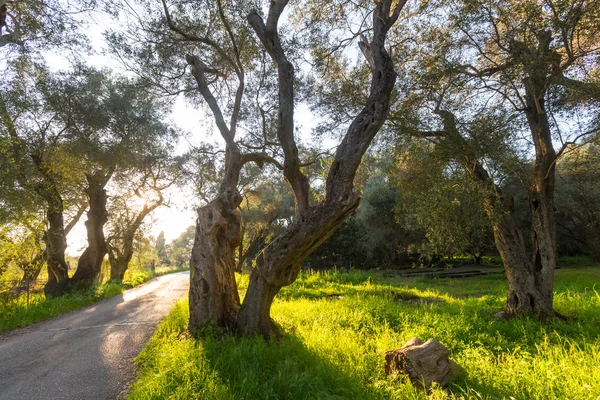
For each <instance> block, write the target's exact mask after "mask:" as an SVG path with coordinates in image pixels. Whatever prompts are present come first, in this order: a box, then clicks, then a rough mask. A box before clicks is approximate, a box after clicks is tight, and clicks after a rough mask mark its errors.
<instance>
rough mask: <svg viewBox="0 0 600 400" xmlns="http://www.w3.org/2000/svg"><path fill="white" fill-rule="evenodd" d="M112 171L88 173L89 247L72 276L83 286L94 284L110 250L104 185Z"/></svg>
mask: <svg viewBox="0 0 600 400" xmlns="http://www.w3.org/2000/svg"><path fill="white" fill-rule="evenodd" d="M111 175H112V171H108V172H106V173H105V172H104V171H102V170H98V171H96V172H95V173H94V174H86V179H87V182H88V187H87V188H86V191H85V192H86V194H87V196H88V199H89V206H90V208H89V210H88V213H87V218H88V219H87V221H86V222H85V228H86V230H87V238H88V247H87V248H86V249H85V250H84V251H83V253H82V254H81V257H79V262H78V264H77V270H76V271H75V274H74V275H73V277H72V278H71V281H72V282H73V283H76V284H78V285H80V286H82V287H89V286H91V285H93V284H94V283H95V282H96V280H97V279H98V276H99V275H100V272H101V269H102V261H103V260H104V256H106V253H107V252H108V248H107V246H106V240H105V238H104V231H103V228H104V224H106V222H107V221H108V213H107V211H106V200H107V197H106V190H105V189H104V187H105V186H106V183H107V182H108V181H109V180H110V177H111Z"/></svg>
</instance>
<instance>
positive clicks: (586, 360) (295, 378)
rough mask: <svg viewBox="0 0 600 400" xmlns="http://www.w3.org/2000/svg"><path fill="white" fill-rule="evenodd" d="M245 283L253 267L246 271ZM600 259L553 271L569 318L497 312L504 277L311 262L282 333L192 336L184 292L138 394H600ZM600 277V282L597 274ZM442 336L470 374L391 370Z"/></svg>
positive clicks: (280, 317)
mask: <svg viewBox="0 0 600 400" xmlns="http://www.w3.org/2000/svg"><path fill="white" fill-rule="evenodd" d="M239 280H240V287H241V290H242V291H244V290H245V287H246V286H247V277H246V276H241V277H239ZM595 282H600V269H599V268H583V269H577V270H576V269H565V270H559V271H557V272H556V285H555V287H556V297H555V306H556V309H557V310H558V311H559V312H561V313H562V314H566V315H569V316H572V317H573V319H571V320H569V321H561V320H554V321H551V322H549V323H540V322H538V321H537V320H535V319H530V318H522V319H516V320H511V321H499V320H496V319H494V317H493V314H494V312H496V311H498V310H499V309H501V308H502V306H503V303H504V296H505V295H506V282H505V280H504V279H502V278H500V277H498V276H484V277H478V278H471V279H461V280H456V279H447V278H446V279H426V278H384V277H383V276H382V275H380V274H376V273H365V272H359V271H351V272H348V273H340V272H325V273H303V274H301V275H300V277H299V279H298V280H297V281H296V283H294V284H293V285H292V286H290V287H287V288H285V289H284V290H282V291H281V293H280V294H279V295H278V296H277V298H276V300H275V302H274V304H273V308H272V316H273V318H274V319H275V321H277V323H278V324H280V325H281V327H282V329H283V330H284V332H285V333H286V335H285V338H284V339H283V340H282V341H281V342H279V343H269V342H265V341H264V340H263V339H262V338H260V337H243V338H236V337H227V336H226V337H219V336H218V335H215V334H210V333H209V334H206V335H205V336H203V337H202V338H201V339H194V338H191V337H190V336H188V335H187V334H185V333H183V334H182V332H184V331H185V327H186V324H187V318H188V310H187V302H185V301H182V302H179V303H178V304H177V305H176V306H175V307H174V309H173V310H172V312H171V314H170V315H169V317H167V319H166V320H165V321H164V322H163V323H162V324H161V325H160V327H159V328H158V330H157V331H156V333H155V335H154V336H153V338H152V339H151V341H150V342H149V343H148V345H147V347H146V349H145V350H144V351H143V352H142V353H141V354H140V356H139V357H138V359H137V363H138V364H139V366H140V368H141V373H140V376H139V379H138V380H137V381H136V382H135V383H134V385H133V386H132V391H131V393H130V398H131V399H236V400H237V399H252V400H254V399H460V398H464V399H586V400H589V399H600V368H599V366H600V294H599V290H600V288H599V287H598V286H597V285H596V284H595ZM599 286H600V285H599ZM414 336H418V337H420V338H421V339H423V340H427V339H429V338H436V339H437V340H438V341H440V342H441V343H442V344H444V345H445V346H446V347H448V348H449V349H450V351H451V359H453V360H454V361H456V362H457V363H458V364H460V365H461V366H463V367H464V368H465V369H466V370H467V372H468V374H467V375H466V376H463V377H462V378H459V379H458V380H456V381H455V382H452V383H450V384H449V385H448V386H447V387H444V388H439V387H436V388H434V389H433V390H432V391H430V392H429V393H426V392H423V391H420V390H417V389H414V388H413V387H412V386H411V385H410V384H409V383H408V382H407V381H406V380H405V379H404V378H402V377H386V376H385V375H384V373H383V358H384V354H385V352H386V351H387V350H391V349H395V348H398V347H400V346H402V345H403V344H404V343H406V342H407V341H408V340H409V339H411V338H412V337H414Z"/></svg>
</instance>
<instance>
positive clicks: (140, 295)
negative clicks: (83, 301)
mask: <svg viewBox="0 0 600 400" xmlns="http://www.w3.org/2000/svg"><path fill="white" fill-rule="evenodd" d="M188 288H189V272H180V273H176V274H170V275H164V276H161V277H158V278H156V279H153V280H152V281H150V282H148V283H146V284H144V285H142V286H139V287H136V288H133V289H130V290H128V291H126V292H124V293H123V294H122V295H119V296H116V297H113V298H110V299H107V300H104V301H102V302H99V303H96V304H95V305H93V306H91V307H87V308H84V309H81V310H78V311H74V312H72V313H69V314H66V315H63V316H60V317H57V318H54V319H52V320H49V321H44V322H40V323H38V324H34V325H32V326H29V327H25V328H21V329H17V330H14V331H11V332H8V333H6V334H4V335H0V399H1V400H5V399H6V400H19V399H24V400H36V399H48V400H54V399H77V400H80V399H89V400H95V399H117V398H119V397H120V395H121V394H122V393H123V391H124V390H125V389H126V388H127V385H128V384H129V383H130V382H131V381H132V380H133V378H134V377H135V368H134V365H133V364H132V360H133V358H134V357H135V356H137V355H138V354H139V352H140V351H141V350H142V349H143V347H144V345H145V344H146V342H147V341H148V339H150V336H152V333H153V332H154V330H155V329H156V326H157V325H158V323H159V322H160V320H161V319H162V318H164V317H165V316H166V315H167V313H168V312H169V310H170V308H171V306H172V304H173V302H174V301H175V300H177V299H179V298H181V297H182V296H184V295H185V294H186V293H187V290H188ZM0 317H1V316H0Z"/></svg>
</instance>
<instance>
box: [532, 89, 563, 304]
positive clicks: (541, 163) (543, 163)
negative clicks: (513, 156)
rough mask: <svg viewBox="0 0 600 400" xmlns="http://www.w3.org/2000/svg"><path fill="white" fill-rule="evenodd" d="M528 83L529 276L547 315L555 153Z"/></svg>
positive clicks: (538, 100) (541, 108) (539, 101)
mask: <svg viewBox="0 0 600 400" xmlns="http://www.w3.org/2000/svg"><path fill="white" fill-rule="evenodd" d="M532 85H533V84H532V83H531V82H530V81H529V80H526V82H525V86H526V89H527V90H526V100H527V109H526V111H525V113H526V115H527V122H528V123H529V128H530V131H531V135H532V138H533V143H534V147H535V164H534V172H533V181H532V183H531V186H530V187H529V206H530V208H531V235H532V244H533V275H532V277H531V278H530V279H534V280H535V286H536V288H537V289H538V290H539V292H540V295H541V298H540V300H538V301H541V302H542V304H540V306H539V307H538V308H540V311H539V312H540V314H542V315H543V316H551V315H553V314H554V312H553V309H552V301H553V297H554V294H553V282H554V269H555V267H556V221H555V218H554V185H555V179H556V176H555V161H556V152H555V150H554V147H553V146H552V134H551V132H550V126H549V123H548V116H547V114H546V109H545V104H544V97H543V96H541V95H538V96H536V95H535V93H536V92H535V91H534V88H533V87H532Z"/></svg>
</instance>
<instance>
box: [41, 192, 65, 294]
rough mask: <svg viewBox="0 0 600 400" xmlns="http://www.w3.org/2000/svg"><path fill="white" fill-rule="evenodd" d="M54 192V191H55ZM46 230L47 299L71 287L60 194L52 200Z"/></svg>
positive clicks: (45, 290) (45, 288)
mask: <svg viewBox="0 0 600 400" xmlns="http://www.w3.org/2000/svg"><path fill="white" fill-rule="evenodd" d="M53 192H54V191H53ZM46 218H47V220H48V229H47V230H46V256H47V259H46V263H47V265H48V282H47V283H46V285H45V286H44V294H45V295H46V297H53V296H60V295H61V294H63V293H64V292H65V291H66V290H67V288H68V285H69V268H68V266H67V262H66V261H65V250H66V249H67V237H66V235H65V230H64V223H63V202H62V198H61V197H60V195H59V194H58V192H54V196H53V197H52V198H51V199H50V201H49V205H48V210H47V216H46Z"/></svg>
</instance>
